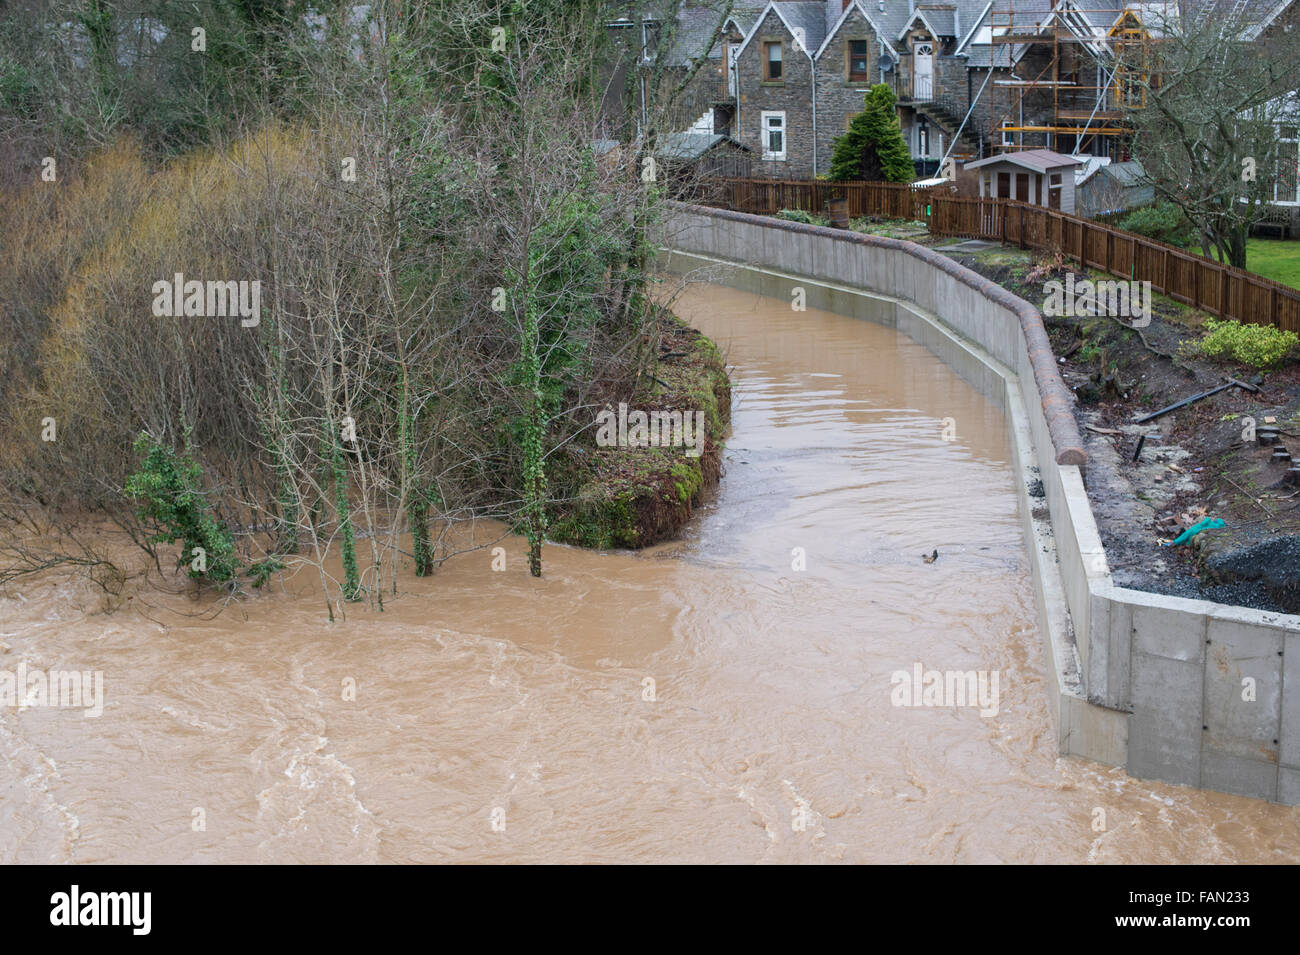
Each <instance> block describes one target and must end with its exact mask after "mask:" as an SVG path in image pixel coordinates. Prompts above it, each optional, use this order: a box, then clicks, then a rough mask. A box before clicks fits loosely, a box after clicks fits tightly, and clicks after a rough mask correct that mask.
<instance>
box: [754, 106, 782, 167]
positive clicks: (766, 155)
mask: <svg viewBox="0 0 1300 955" xmlns="http://www.w3.org/2000/svg"><path fill="white" fill-rule="evenodd" d="M773 117H780V119H781V151H780V152H779V153H774V152H772V150H771V145H772V139H771V136H770V133H771V132H772V127H770V126H769V125H768V120H770V119H772V118H773ZM758 122H759V136H760V137H761V141H762V145H763V159H764V160H765V161H768V162H785V161H786V157H787V156H788V155H789V154H790V128H789V126H788V124H787V123H786V119H785V110H783V109H765V110H763V111H762V112H761V113H759V119H758Z"/></svg>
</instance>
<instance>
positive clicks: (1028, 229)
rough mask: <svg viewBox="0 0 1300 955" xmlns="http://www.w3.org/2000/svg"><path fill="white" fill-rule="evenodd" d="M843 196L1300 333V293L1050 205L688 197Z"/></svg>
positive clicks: (732, 186) (892, 192)
mask: <svg viewBox="0 0 1300 955" xmlns="http://www.w3.org/2000/svg"><path fill="white" fill-rule="evenodd" d="M836 196H839V197H843V198H846V199H848V203H849V215H850V216H854V217H861V216H880V217H883V218H890V219H913V220H917V221H922V222H925V223H926V224H927V225H928V226H929V229H930V232H931V234H933V235H941V236H954V237H961V238H969V239H990V240H993V241H997V242H1002V243H1004V244H1012V245H1018V246H1019V247H1020V248H1022V249H1034V250H1037V251H1046V252H1061V253H1062V254H1064V255H1066V256H1068V257H1070V258H1072V259H1074V260H1075V261H1076V262H1078V263H1080V264H1081V265H1082V266H1084V267H1086V268H1093V269H1100V270H1101V271H1103V272H1108V273H1110V274H1111V275H1114V276H1117V277H1119V278H1121V279H1126V280H1128V281H1133V282H1150V283H1151V287H1152V289H1154V290H1155V291H1157V292H1162V293H1163V294H1165V295H1168V296H1169V297H1170V298H1172V299H1174V300H1175V301H1178V302H1182V303H1183V304H1185V305H1190V306H1193V307H1194V308H1199V309H1203V310H1205V311H1207V312H1210V313H1211V314H1214V315H1217V316H1219V317H1221V318H1235V319H1237V320H1238V321H1241V322H1248V323H1251V324H1255V325H1275V326H1277V327H1278V328H1282V329H1285V330H1287V331H1292V332H1297V333H1300V290H1297V289H1293V288H1291V287H1290V286H1287V285H1282V284H1281V283H1279V282H1274V281H1272V280H1271V279H1266V278H1263V277H1261V276H1258V275H1255V274H1254V273H1251V272H1247V271H1245V270H1243V269H1238V268H1233V267H1231V266H1227V265H1221V264H1220V263H1218V262H1216V261H1214V260H1213V259H1207V258H1205V257H1204V256H1202V255H1197V254H1195V253H1193V252H1188V251H1187V250H1185V249H1179V248H1177V247H1176V246H1172V245H1167V244H1165V243H1164V242H1157V241H1156V240H1154V239H1148V238H1146V237H1144V236H1140V235H1134V234H1133V233H1132V232H1124V231H1121V230H1120V229H1116V228H1114V227H1112V226H1108V225H1103V224H1102V223H1100V222H1093V221H1091V220H1088V219H1081V218H1079V217H1078V216H1072V215H1068V214H1066V213H1063V212H1058V211H1056V210H1054V209H1046V208H1044V207H1042V206H1036V205H1031V204H1029V203H1024V202H1013V201H1011V200H1009V199H978V198H976V199H965V198H961V197H959V196H956V195H954V194H953V193H952V191H951V189H949V188H947V187H940V188H937V189H913V188H912V187H911V186H910V185H908V184H906V183H892V182H821V181H816V180H811V181H781V180H771V179H712V180H707V181H706V182H704V183H703V184H702V185H701V188H700V189H699V192H698V193H697V195H696V197H695V198H696V201H700V202H705V203H708V204H710V205H715V206H720V207H721V208H725V209H734V210H736V211H739V212H751V213H755V214H758V215H771V214H773V213H776V212H780V211H781V210H782V209H801V210H803V211H805V212H810V213H814V214H824V213H825V210H826V201H827V200H828V199H830V198H833V197H836Z"/></svg>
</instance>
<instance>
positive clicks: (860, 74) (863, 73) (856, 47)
mask: <svg viewBox="0 0 1300 955" xmlns="http://www.w3.org/2000/svg"><path fill="white" fill-rule="evenodd" d="M847 46H848V56H849V82H850V83H865V82H867V80H868V79H869V77H868V76H867V41H866V40H849V41H848V43H847Z"/></svg>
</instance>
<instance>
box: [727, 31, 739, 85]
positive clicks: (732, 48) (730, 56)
mask: <svg viewBox="0 0 1300 955" xmlns="http://www.w3.org/2000/svg"><path fill="white" fill-rule="evenodd" d="M739 55H740V47H739V46H738V45H736V44H732V43H728V44H727V94H728V95H730V96H735V95H736V57H737V56H739Z"/></svg>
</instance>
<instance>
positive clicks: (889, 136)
mask: <svg viewBox="0 0 1300 955" xmlns="http://www.w3.org/2000/svg"><path fill="white" fill-rule="evenodd" d="M894 103H895V99H894V93H893V90H891V89H890V88H889V87H888V86H886V85H885V84H884V83H878V84H876V85H875V86H873V87H872V88H871V89H870V90H868V91H867V95H866V102H865V106H864V110H863V112H861V113H859V114H858V115H857V116H855V117H854V118H853V122H851V123H850V124H849V129H848V132H846V133H845V134H844V135H843V136H840V137H838V138H837V139H836V140H835V148H834V151H833V152H832V153H831V178H832V179H834V180H837V181H844V180H852V179H864V180H867V181H868V182H879V181H885V182H911V181H912V180H913V179H915V178H916V167H915V166H914V165H913V164H912V155H911V152H910V151H909V150H908V148H907V143H906V142H904V141H903V131H902V128H901V127H900V125H899V122H898V111H897V110H896V109H895V108H894Z"/></svg>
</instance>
